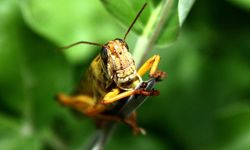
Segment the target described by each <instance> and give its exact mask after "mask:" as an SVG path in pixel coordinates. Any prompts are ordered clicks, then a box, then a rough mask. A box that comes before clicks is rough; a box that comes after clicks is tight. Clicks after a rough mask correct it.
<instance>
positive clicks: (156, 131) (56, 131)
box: [0, 0, 250, 150]
mask: <svg viewBox="0 0 250 150" xmlns="http://www.w3.org/2000/svg"><path fill="white" fill-rule="evenodd" d="M233 1H234V0H230V1H197V2H196V3H195V4H194V6H193V8H192V10H191V13H190V14H189V16H187V20H186V21H185V22H184V24H183V28H182V30H181V33H180V35H179V38H178V40H177V41H176V42H175V43H173V44H172V45H171V46H170V47H167V48H164V49H163V48H162V49H156V50H154V51H152V52H151V53H150V54H149V55H148V57H149V56H151V55H153V54H156V53H159V54H160V55H161V57H162V59H161V63H160V66H159V68H160V69H161V70H164V71H167V72H168V78H167V79H166V80H165V81H163V82H161V83H159V85H158V86H157V87H156V88H157V89H159V90H160V91H161V95H160V96H159V97H153V98H149V100H148V101H147V102H146V103H145V104H144V105H143V106H142V107H141V108H140V110H139V115H138V120H139V124H140V125H141V126H142V127H144V128H145V129H146V130H147V131H148V135H147V136H133V135H132V133H131V130H130V129H129V128H128V127H126V126H124V125H121V126H119V128H118V130H117V132H115V133H114V137H112V139H111V140H110V142H109V143H108V145H107V149H118V148H119V149H127V148H128V147H129V148H130V149H145V150H146V149H148V150H149V149H157V150H158V149H159V150H161V149H162V150H165V149H169V150H179V149H181V150H185V149H188V150H201V149H202V150H248V149H250V104H249V100H250V43H249V41H250V28H249V26H250V19H249V18H250V13H249V7H246V5H249V2H248V1H246V0H245V1H243V0H242V3H241V4H242V5H239V3H240V2H239V1H238V2H236V0H235V2H233ZM155 2H156V3H157V2H158V1H157V0H155ZM243 2H244V3H243ZM179 9H180V8H179ZM125 10H126V9H125ZM127 10H128V9H127ZM130 17H131V16H130ZM36 19H38V20H36ZM130 19H131V18H130ZM142 19H143V18H142ZM125 31H126V28H121V27H120V26H119V24H118V23H117V22H116V21H115V19H114V18H113V17H111V16H110V15H109V14H108V12H107V11H106V10H105V8H104V7H103V6H102V3H101V2H100V1H98V0H93V1H91V2H88V1H82V0H74V1H66V0H65V1H62V0H61V1H60V0H55V1H53V2H52V1H48V0H47V1H46V0H44V1H39V0H22V1H17V0H1V1H0V147H1V149H4V150H17V149H18V150H20V149H32V150H36V149H82V147H83V146H84V145H85V144H86V143H87V142H88V141H89V137H90V135H91V133H92V132H93V131H94V129H95V128H94V124H93V122H92V120H90V119H88V118H86V117H82V116H80V115H75V114H74V113H72V112H71V111H70V110H68V109H66V108H64V107H61V106H60V105H58V104H57V103H56V102H55V101H54V98H53V97H54V95H55V94H56V93H58V92H61V91H63V92H71V91H72V90H73V89H74V86H75V85H76V84H77V82H78V81H79V79H80V76H81V75H82V74H84V72H85V71H86V68H87V67H88V65H89V63H90V62H91V60H92V58H93V57H94V56H95V55H96V54H97V53H98V48H95V47H91V46H79V47H78V48H72V49H70V50H68V51H66V54H62V53H60V52H58V51H56V49H57V48H58V47H59V46H62V45H67V44H69V43H72V42H75V41H79V40H88V41H96V42H98V43H104V42H106V41H108V40H111V39H114V38H116V37H121V36H123V34H124V32H125ZM136 38H137V37H136V35H135V34H133V33H130V36H129V37H128V40H127V41H128V43H129V44H130V45H131V46H130V48H131V49H133V45H134V44H135V39H136ZM66 58H67V59H66Z"/></svg>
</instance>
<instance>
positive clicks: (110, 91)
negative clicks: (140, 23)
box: [57, 3, 164, 132]
mask: <svg viewBox="0 0 250 150" xmlns="http://www.w3.org/2000/svg"><path fill="white" fill-rule="evenodd" d="M146 5H147V4H146V3H145V4H144V5H143V6H142V8H141V9H140V11H139V12H138V14H137V15H136V17H135V19H134V20H133V22H132V23H131V25H130V27H129V29H128V30H127V32H126V34H125V36H124V38H123V39H118V38H117V39H114V40H111V41H108V42H107V43H106V44H104V45H102V44H98V43H94V42H86V41H80V42H77V43H74V44H71V45H69V46H66V47H64V48H63V49H67V48H70V47H72V46H75V45H78V44H90V45H95V46H99V47H101V52H100V54H99V55H97V56H96V57H95V59H94V60H93V61H92V63H91V65H90V67H89V69H88V81H87V82H88V85H89V86H90V87H89V88H90V89H91V93H88V94H84V91H83V90H82V91H81V88H80V91H79V92H78V93H75V94H74V95H70V96H68V95H65V94H62V93H60V94H58V95H57V100H58V101H59V102H60V103H62V104H63V105H66V106H69V107H72V108H74V109H76V110H78V111H80V112H82V113H83V114H85V115H87V116H90V117H94V118H101V119H104V120H109V119H111V118H113V119H114V120H119V118H116V117H115V116H108V115H105V112H106V111H109V110H111V109H112V108H113V107H114V106H115V104H116V103H117V102H116V101H119V100H121V99H123V98H125V97H128V96H131V95H134V94H142V95H145V96H151V95H158V94H159V92H158V91H156V90H152V91H146V90H143V89H135V88H136V87H137V85H138V84H140V83H141V82H142V78H141V77H142V76H143V75H144V74H145V73H146V72H148V71H149V75H150V77H155V78H161V77H163V76H164V72H160V71H157V67H158V63H159V61H160V56H159V55H154V56H153V57H151V58H149V59H148V60H147V61H146V62H145V63H144V64H143V65H142V66H141V67H140V68H139V70H138V71H137V70H136V67H135V62H134V59H133V57H132V55H131V53H130V52H129V48H128V44H127V43H126V42H125V39H126V37H127V35H128V33H129V31H130V30H131V28H132V27H133V25H134V24H135V22H136V20H137V19H138V17H139V16H140V15H141V13H142V11H143V10H144V8H145V7H146ZM84 84H87V83H86V82H82V85H80V86H81V87H82V86H84ZM120 119H121V118H120ZM111 120H112V119H111ZM123 121H124V122H125V123H126V124H128V125H130V126H131V127H132V128H133V129H134V131H135V132H141V128H139V127H137V123H136V121H135V113H134V114H133V115H131V116H130V117H128V118H126V119H125V120H124V119H123Z"/></svg>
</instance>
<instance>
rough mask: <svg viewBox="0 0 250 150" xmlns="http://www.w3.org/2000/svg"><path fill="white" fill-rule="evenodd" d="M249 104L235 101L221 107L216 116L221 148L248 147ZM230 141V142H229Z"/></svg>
mask: <svg viewBox="0 0 250 150" xmlns="http://www.w3.org/2000/svg"><path fill="white" fill-rule="evenodd" d="M249 115H250V106H249V104H245V103H238V104H237V103H236V104H233V105H230V106H228V107H226V108H225V109H223V110H222V111H221V113H220V115H219V117H218V120H217V121H218V131H219V132H218V135H219V136H218V137H220V139H219V140H220V142H221V141H223V142H222V143H220V145H222V146H221V149H222V150H245V149H249V148H250V143H249V141H250V128H249V127H250V118H249ZM229 143H230V144H229Z"/></svg>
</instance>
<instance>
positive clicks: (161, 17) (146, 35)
mask: <svg viewBox="0 0 250 150" xmlns="http://www.w3.org/2000/svg"><path fill="white" fill-rule="evenodd" d="M173 1H174V0H165V1H163V5H159V6H158V7H157V8H156V9H155V10H154V11H153V13H152V14H151V16H150V18H149V20H148V23H147V24H146V27H145V29H144V30H143V34H142V35H141V36H140V37H139V38H138V40H137V43H136V46H135V49H134V57H135V59H136V62H138V63H137V66H140V65H141V64H142V62H143V61H144V59H145V58H146V56H147V54H148V53H149V52H150V50H151V49H153V47H154V45H155V42H156V40H157V38H158V37H159V34H160V32H161V31H162V28H163V26H164V24H165V22H166V20H167V19H168V18H169V14H170V10H171V7H172V5H173ZM154 26H155V28H154Z"/></svg>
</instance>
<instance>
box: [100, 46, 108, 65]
mask: <svg viewBox="0 0 250 150" xmlns="http://www.w3.org/2000/svg"><path fill="white" fill-rule="evenodd" d="M101 57H102V60H103V61H104V63H107V61H108V51H107V48H106V47H103V48H102V51H101Z"/></svg>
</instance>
